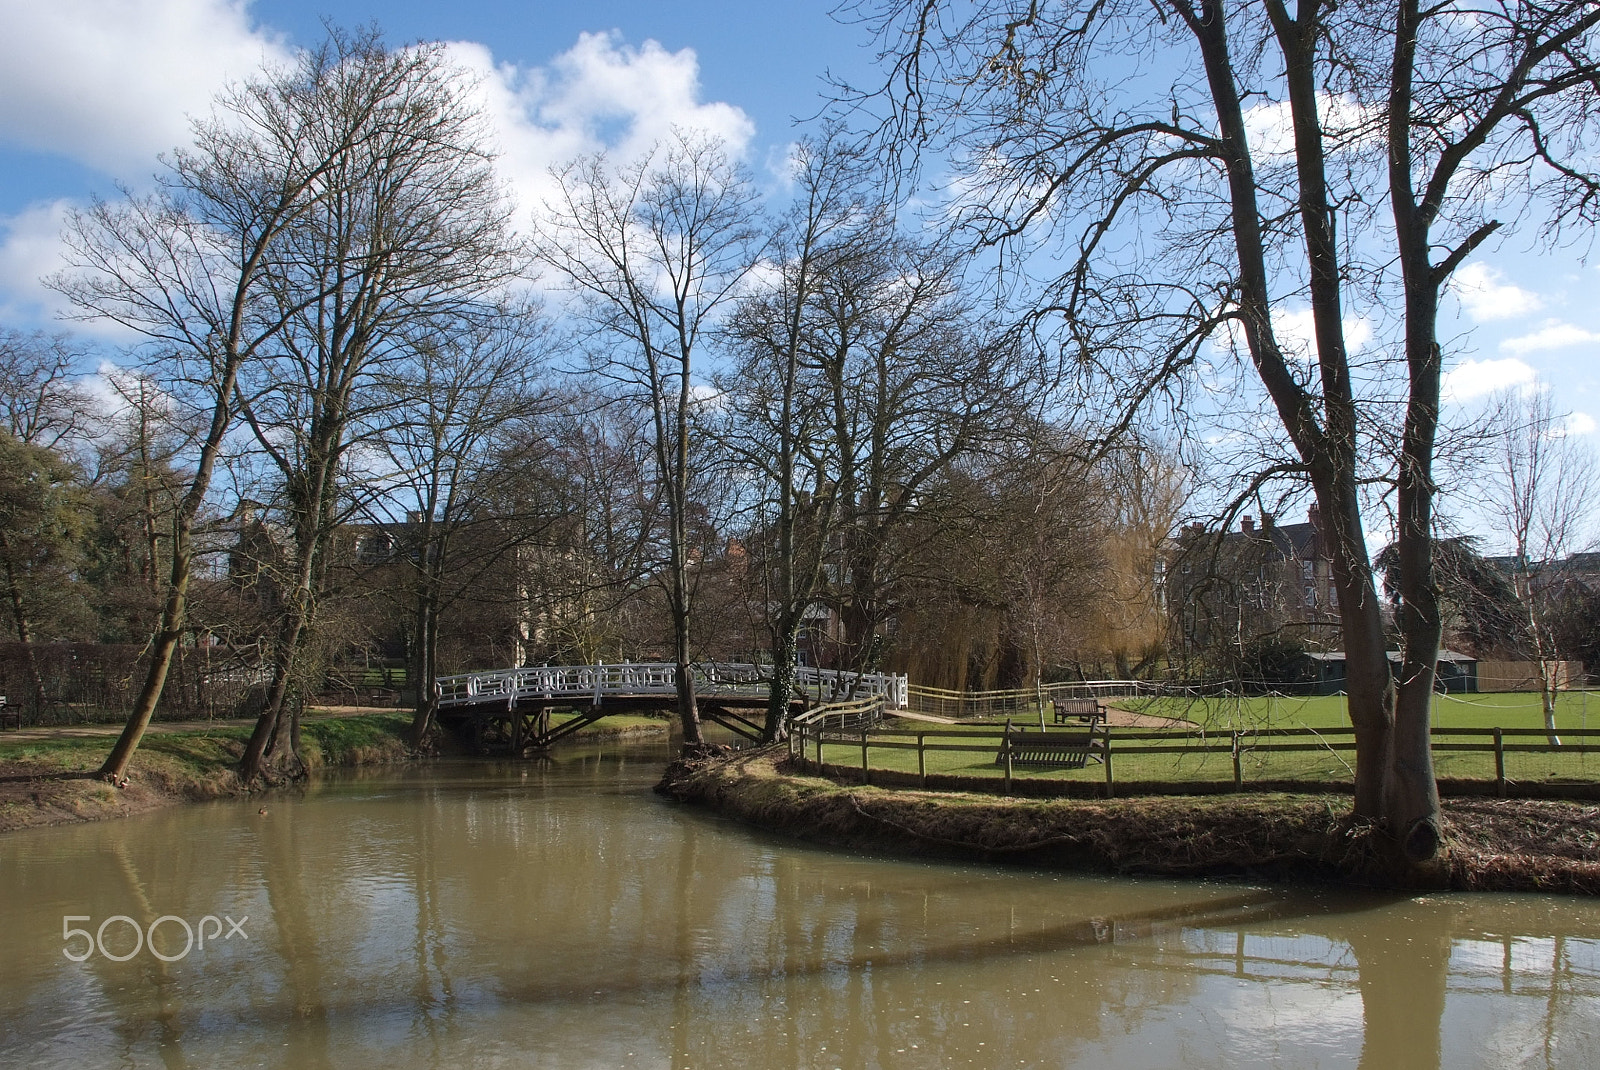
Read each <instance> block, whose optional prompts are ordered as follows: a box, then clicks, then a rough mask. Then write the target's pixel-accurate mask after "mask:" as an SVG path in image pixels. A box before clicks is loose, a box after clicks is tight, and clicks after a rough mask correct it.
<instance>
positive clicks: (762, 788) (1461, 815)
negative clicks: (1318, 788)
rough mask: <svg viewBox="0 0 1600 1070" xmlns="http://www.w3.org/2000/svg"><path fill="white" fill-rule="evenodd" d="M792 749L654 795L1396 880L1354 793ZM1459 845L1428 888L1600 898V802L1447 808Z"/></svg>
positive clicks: (862, 828)
mask: <svg viewBox="0 0 1600 1070" xmlns="http://www.w3.org/2000/svg"><path fill="white" fill-rule="evenodd" d="M786 757H787V755H786V753H785V752H784V751H783V750H781V749H774V750H767V751H761V752H754V753H750V752H746V753H743V754H739V755H735V756H732V757H726V758H720V759H708V760H702V761H697V762H689V763H685V762H679V763H675V764H674V765H673V766H672V767H671V768H669V770H668V771H667V774H666V776H665V777H664V778H663V779H662V782H661V785H660V786H659V787H658V789H657V790H659V791H662V792H663V793H665V794H668V795H671V796H673V797H675V798H678V799H680V800H683V801H686V802H693V803H697V804H700V805H704V806H708V807H711V808H712V809H715V810H717V811H719V812H721V813H724V814H727V815H728V816H730V817H734V818H737V819H739V820H742V821H746V822H748V823H750V824H753V825H758V826H760V827H762V828H767V829H771V830H774V831H777V832H784V833H788V834H791V835H794V836H797V837H799V838H801V839H805V840H809V841H813V842H817V843H825V844H829V845H833V846H839V847H845V848H851V849H858V850H867V851H875V852H884V853H889V854H899V855H912V856H935V857H943V858H964V859H976V860H984V861H997V862H1009V863H1013V864H1027V865H1035V866H1045V867H1054V868H1062V869H1077V870H1090V871H1095V872H1106V873H1116V874H1121V875H1145V876H1165V877H1202V876H1205V877H1218V876H1231V877H1245V878H1248V879H1254V880H1271V881H1284V882H1294V883H1360V884H1387V883H1391V882H1390V881H1389V880H1388V878H1386V876H1385V874H1384V870H1383V868H1382V866H1381V865H1380V863H1379V861H1378V854H1377V852H1376V850H1375V845H1374V843H1373V841H1372V837H1373V835H1374V833H1373V832H1372V830H1370V829H1369V828H1366V827H1363V826H1361V825H1359V824H1358V823H1356V822H1354V821H1352V820H1351V818H1350V817H1349V814H1348V809H1349V804H1348V801H1347V800H1345V799H1343V798H1338V797H1330V796H1323V795H1312V796H1307V795H1287V794H1276V793H1244V794H1238V795H1225V796H1210V797H1143V798H1130V799H1118V800H1114V801H1100V800H1086V799H1048V800H1044V799H1018V798H1005V797H1000V796H995V795H988V794H980V793H965V792H924V791H914V790H906V789H892V790H891V789H882V788H874V787H864V786H861V785H846V784H837V783H834V782H833V781H831V780H825V779H822V778H820V777H814V776H804V775H794V774H792V773H790V772H789V771H788V769H787V768H786V762H785V759H786ZM1445 821H1446V832H1447V836H1448V838H1449V848H1448V851H1447V854H1446V855H1445V857H1444V858H1443V860H1442V861H1441V862H1440V863H1439V864H1438V866H1436V867H1435V869H1434V870H1433V871H1432V872H1431V873H1429V874H1427V875H1426V877H1425V878H1424V880H1423V881H1422V884H1423V885H1424V886H1427V887H1433V888H1452V889H1458V890H1473V891H1539V892H1561V893H1571V894H1585V895H1594V894H1600V807H1595V806H1590V805H1583V804H1577V803H1568V802H1553V801H1544V800H1526V799H1518V800H1502V799H1450V800H1447V801H1446V803H1445Z"/></svg>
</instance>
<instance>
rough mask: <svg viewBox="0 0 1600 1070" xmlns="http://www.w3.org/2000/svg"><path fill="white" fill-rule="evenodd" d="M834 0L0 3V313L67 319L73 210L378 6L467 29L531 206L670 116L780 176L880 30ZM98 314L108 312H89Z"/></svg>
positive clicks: (461, 56)
mask: <svg viewBox="0 0 1600 1070" xmlns="http://www.w3.org/2000/svg"><path fill="white" fill-rule="evenodd" d="M829 6H830V5H829V4H827V3H822V2H818V3H788V4H770V5H768V4H760V5H757V4H750V3H740V2H735V0H692V2H683V3H676V4H662V3H659V2H658V3H643V2H638V3H607V2H594V3H583V4H561V5H557V4H548V3H546V4H511V3H503V2H473V0H464V2H459V3H438V2H427V3H423V2H406V3H384V4H378V3H373V2H371V0H332V2H329V0H320V2H314V3H300V2H298V0H256V2H249V0H51V2H49V3H38V2H35V0H0V51H3V53H4V55H3V56H0V96H3V99H5V100H6V102H7V107H6V108H5V109H3V112H0V176H3V177H0V317H3V319H4V322H6V323H8V324H10V325H13V326H19V327H34V326H46V327H50V326H53V325H59V321H58V320H57V318H56V317H57V315H58V314H59V312H60V311H61V310H62V306H61V303H60V301H59V299H58V298H55V297H54V296H53V295H51V294H49V293H48V292H46V291H44V290H43V289H42V288H41V287H40V286H39V285H38V283H37V279H38V276H39V275H41V274H43V273H47V272H48V271H50V270H52V269H53V268H54V266H55V265H56V263H57V261H56V257H57V246H56V239H57V236H58V234H59V231H60V220H61V217H62V213H63V212H64V211H65V210H67V209H68V208H70V207H71V206H74V205H81V204H84V203H86V201H87V199H88V198H89V197H90V196H92V195H96V194H98V195H100V196H106V197H110V196H115V195H116V189H117V184H118V183H122V184H126V185H129V186H132V187H134V188H138V187H140V186H142V185H145V184H147V183H148V182H149V180H150V176H151V175H152V173H154V172H155V171H156V169H157V167H158V163H157V159H156V155H157V153H158V152H162V151H165V150H168V149H170V148H172V147H174V146H177V145H180V144H182V143H183V142H184V141H185V140H186V132H187V118H186V116H189V115H195V114H200V113H203V112H204V111H205V110H206V109H207V107H208V105H209V102H210V100H211V99H212V97H213V96H214V94H215V93H216V92H217V90H218V89H220V88H221V87H222V86H223V85H225V84H226V83H227V82H228V81H229V80H236V79H239V78H242V77H245V76H247V75H249V74H250V73H252V71H253V70H255V69H256V68H258V67H259V65H260V64H261V63H262V62H263V61H264V60H266V61H273V60H277V61H282V60H283V59H284V58H286V57H287V56H288V55H290V54H291V50H292V49H294V48H295V47H298V46H305V45H310V44H314V43H316V42H317V41H318V40H320V39H321V37H322V36H323V29H322V20H323V19H324V18H328V19H331V20H332V21H333V22H335V23H337V24H339V25H342V26H346V27H352V26H357V25H361V24H364V23H366V22H369V21H374V20H376V21H377V22H378V23H379V24H380V25H381V26H382V28H383V29H384V31H385V33H386V35H387V37H388V39H389V40H390V41H391V42H393V43H404V42H408V41H412V40H417V39H428V40H444V41H448V42H452V43H453V47H454V53H455V55H454V58H455V59H456V60H457V62H458V63H460V64H461V65H463V66H466V67H468V68H470V69H472V70H473V71H474V73H476V74H477V75H478V76H479V78H480V79H481V83H480V84H481V88H482V92H483V93H484V95H485V101H486V103H487V105H488V111H489V113H490V116H491V121H492V123H493V125H494V126H495V127H496V129H497V131H498V135H499V142H500V146H499V147H500V149H501V150H502V153H503V155H502V166H503V169H504V171H505V172H506V177H507V180H508V182H509V183H510V185H511V186H512V188H513V190H514V192H515V193H516V195H517V196H518V199H519V201H520V202H521V203H522V205H523V207H524V209H528V208H531V206H532V205H533V204H535V203H537V200H538V198H539V196H540V194H541V192H542V186H543V183H542V176H543V174H544V171H545V169H546V168H547V167H549V166H550V165H552V164H557V163H561V162H563V161H564V160H566V159H568V158H570V157H571V156H572V155H575V154H576V153H578V152H582V151H594V150H596V149H601V148H605V149H609V150H612V151H614V152H617V153H621V154H625V153H627V152H629V151H630V150H632V149H635V148H641V147H644V146H647V145H649V144H650V143H651V142H652V141H654V140H655V138H656V137H658V136H660V135H662V134H664V133H666V132H667V130H668V129H669V128H670V127H671V126H672V125H673V124H684V125H693V126H700V127H704V128H709V129H711V130H713V131H715V132H717V133H719V134H721V135H723V136H724V137H725V138H726V139H727V140H728V141H729V142H730V143H731V144H732V146H733V147H734V148H735V149H736V151H738V152H739V153H740V154H742V155H743V157H744V159H745V161H746V162H747V163H748V164H749V165H750V166H751V168H752V169H753V170H754V171H755V172H756V173H757V175H758V177H763V178H766V179H767V180H768V181H774V182H775V179H774V177H773V176H774V174H775V170H774V169H775V168H776V167H777V166H778V165H779V164H780V163H781V161H782V159H783V155H784V149H785V147H786V145H787V144H788V143H789V142H790V141H791V140H792V139H793V138H794V137H795V136H796V129H795V127H794V125H793V122H792V120H793V119H794V118H795V117H807V116H810V115H814V114H815V113H816V112H817V111H818V110H819V108H820V107H821V106H822V103H823V98H822V92H823V88H824V86H823V78H822V75H823V72H824V71H826V70H828V69H830V68H832V69H834V70H841V71H843V70H848V71H851V72H853V73H855V74H856V75H862V74H864V73H865V72H867V71H868V70H870V54H869V53H868V51H867V50H866V49H865V48H864V47H862V45H863V43H864V41H865V35H864V34H863V33H861V32H860V31H859V30H858V29H856V28H854V27H848V26H842V25H840V24H838V23H836V22H834V21H833V20H832V19H830V18H829V17H828V8H829ZM91 330H92V328H91Z"/></svg>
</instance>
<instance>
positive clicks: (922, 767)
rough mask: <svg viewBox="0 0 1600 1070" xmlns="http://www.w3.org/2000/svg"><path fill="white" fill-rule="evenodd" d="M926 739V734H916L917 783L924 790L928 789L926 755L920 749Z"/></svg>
mask: <svg viewBox="0 0 1600 1070" xmlns="http://www.w3.org/2000/svg"><path fill="white" fill-rule="evenodd" d="M926 738H928V737H927V733H925V732H918V733H917V781H918V783H919V784H920V785H921V786H922V788H923V789H924V790H926V789H927V787H928V762H927V753H926V752H925V751H924V750H923V749H922V741H923V740H925V739H926Z"/></svg>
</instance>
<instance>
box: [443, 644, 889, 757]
mask: <svg viewBox="0 0 1600 1070" xmlns="http://www.w3.org/2000/svg"><path fill="white" fill-rule="evenodd" d="M694 674H695V692H696V699H697V701H698V704H699V707H700V712H701V716H702V717H703V718H704V719H706V720H708V721H712V722H715V723H718V724H721V725H723V726H725V727H727V728H728V729H730V730H732V731H733V732H735V733H737V734H739V735H741V736H744V737H745V738H747V739H758V738H760V736H761V732H762V724H761V722H762V721H763V720H764V717H763V716H761V715H756V716H754V717H752V716H751V714H752V713H754V712H755V711H764V710H765V709H766V706H767V695H768V689H769V687H770V668H769V667H766V666H758V665H752V664H748V663H704V664H699V665H696V666H694ZM797 683H798V686H799V688H800V690H801V691H802V692H803V694H796V695H795V696H794V697H793V699H792V700H791V702H790V706H791V709H792V710H799V709H803V708H805V707H806V706H807V705H808V704H811V703H821V702H830V701H834V700H835V699H837V698H838V697H839V696H840V695H857V694H859V695H862V696H880V695H881V696H883V698H884V700H885V702H886V703H887V704H888V705H892V706H903V705H905V701H906V696H907V691H908V688H907V685H906V678H905V677H904V676H895V675H890V674H884V673H865V674H856V673H846V672H837V671H834V670H825V669H824V670H819V669H801V670H800V671H799V679H798V681H797ZM438 696H439V720H440V722H441V723H442V724H445V725H448V726H450V727H452V728H454V729H456V730H458V731H460V732H461V733H463V734H466V735H468V736H469V737H470V738H471V739H472V740H473V742H474V744H475V745H476V747H477V748H478V749H479V750H480V751H486V752H487V751H501V752H505V751H509V752H510V753H512V754H515V755H520V754H523V753H525V752H527V751H529V750H539V749H543V748H545V747H548V746H550V745H551V744H553V743H555V742H557V741H559V740H561V739H564V738H566V737H567V736H569V735H572V734H573V733H575V732H578V731H580V730H581V729H583V728H585V727H587V726H589V725H591V724H593V723H595V722H596V721H598V720H600V719H601V718H603V717H606V716H608V715H610V714H616V713H628V712H638V711H641V710H670V709H673V708H674V707H676V705H677V669H676V666H674V665H671V664H665V663H660V662H652V663H647V664H629V663H623V664H621V665H544V666H532V667H524V668H517V669H501V670H494V671H490V672H480V673H463V674H461V675H459V676H447V677H441V678H440V680H439V682H438ZM554 709H570V710H572V711H574V712H575V713H576V714H577V715H578V716H576V717H574V718H572V719H570V720H567V721H564V722H562V723H560V724H555V723H553V720H552V718H551V717H550V711H551V710H554Z"/></svg>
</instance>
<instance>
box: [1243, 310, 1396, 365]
mask: <svg viewBox="0 0 1600 1070" xmlns="http://www.w3.org/2000/svg"><path fill="white" fill-rule="evenodd" d="M1272 330H1273V333H1274V334H1276V335H1277V336H1278V344H1279V345H1280V346H1282V347H1283V349H1284V352H1286V353H1290V354H1293V355H1295V356H1298V357H1299V358H1300V359H1301V360H1303V361H1306V362H1307V363H1310V362H1311V361H1312V360H1314V359H1316V353H1317V325H1316V320H1315V317H1314V314H1313V313H1312V311H1311V309H1309V308H1297V309H1286V308H1275V309H1273V310H1272ZM1242 340H1243V339H1242V338H1241V341H1242ZM1370 341H1372V323H1371V321H1369V320H1367V319H1365V318H1356V319H1347V320H1345V321H1344V345H1345V349H1346V350H1347V351H1348V352H1349V353H1350V354H1351V355H1352V356H1353V355H1354V354H1356V353H1360V352H1361V351H1362V350H1363V349H1365V348H1366V347H1367V343H1368V342H1370Z"/></svg>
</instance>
